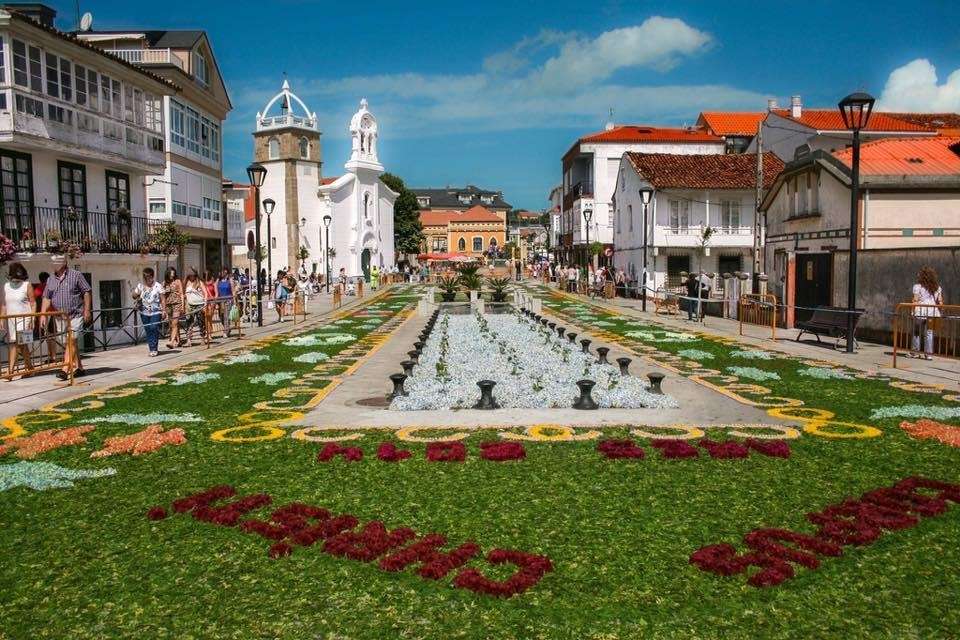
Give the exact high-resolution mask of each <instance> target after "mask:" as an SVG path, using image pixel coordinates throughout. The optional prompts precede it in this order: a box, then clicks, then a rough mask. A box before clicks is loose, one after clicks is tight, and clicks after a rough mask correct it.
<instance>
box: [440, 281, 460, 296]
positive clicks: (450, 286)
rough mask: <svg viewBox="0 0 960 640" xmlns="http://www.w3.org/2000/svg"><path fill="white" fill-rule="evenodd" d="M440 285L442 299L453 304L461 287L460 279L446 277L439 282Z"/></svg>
mask: <svg viewBox="0 0 960 640" xmlns="http://www.w3.org/2000/svg"><path fill="white" fill-rule="evenodd" d="M437 284H439V285H440V290H441V294H440V299H441V300H443V301H444V302H453V300H454V298H456V297H457V289H458V288H459V287H460V278H457V277H456V276H444V277H442V278H440V280H439V281H438V282H437Z"/></svg>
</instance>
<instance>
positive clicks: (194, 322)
mask: <svg viewBox="0 0 960 640" xmlns="http://www.w3.org/2000/svg"><path fill="white" fill-rule="evenodd" d="M183 291H184V293H183V299H184V303H185V304H186V312H185V314H184V316H185V317H186V324H187V338H186V340H187V343H188V344H189V345H190V346H191V347H192V346H194V344H193V328H194V327H200V329H199V330H200V331H201V332H203V323H204V322H205V316H204V311H205V309H206V306H207V288H206V287H205V286H204V284H203V282H201V281H200V276H199V275H198V274H197V270H196V269H190V273H189V274H188V275H187V284H186V285H185V286H184V289H183ZM204 333H205V334H206V335H205V336H204V338H205V341H206V342H208V343H209V341H210V333H209V332H204Z"/></svg>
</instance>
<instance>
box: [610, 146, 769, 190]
mask: <svg viewBox="0 0 960 640" xmlns="http://www.w3.org/2000/svg"><path fill="white" fill-rule="evenodd" d="M627 157H628V158H629V159H630V164H632V165H633V167H634V169H636V171H637V173H638V174H639V175H640V176H642V177H644V178H645V179H646V180H647V181H648V182H649V183H650V184H652V185H653V186H654V188H656V189H669V188H675V189H753V188H755V187H756V184H757V154H755V153H729V154H675V153H633V152H630V153H627ZM781 171H783V161H782V160H780V158H778V157H777V156H776V155H775V154H774V153H773V152H770V151H768V152H766V153H764V154H763V186H764V187H769V186H770V185H772V184H773V181H774V180H775V179H776V177H777V176H778V175H779V174H780V172H781Z"/></svg>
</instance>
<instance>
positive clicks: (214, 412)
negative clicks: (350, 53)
mask: <svg viewBox="0 0 960 640" xmlns="http://www.w3.org/2000/svg"><path fill="white" fill-rule="evenodd" d="M535 291H536V293H537V295H539V296H541V297H542V299H543V302H544V306H545V311H547V312H548V313H550V314H552V315H554V316H555V317H557V318H560V319H561V321H562V322H563V323H564V324H567V325H568V326H576V327H578V330H579V331H581V332H587V333H589V334H590V335H592V336H594V337H595V338H596V339H597V340H599V341H603V342H607V343H617V344H619V345H621V347H622V348H623V349H626V350H629V351H632V352H633V353H635V354H637V356H638V357H637V358H635V360H634V363H633V365H632V367H631V368H632V369H635V370H636V371H638V372H640V371H642V370H643V369H644V365H643V362H642V361H641V360H640V359H639V358H641V357H642V358H645V359H647V360H649V361H655V362H659V363H661V364H662V365H664V366H666V367H668V368H669V369H670V370H672V371H674V372H675V373H674V375H678V376H680V375H682V376H685V377H688V378H690V379H691V380H693V381H694V382H697V383H699V384H700V385H702V387H703V401H704V402H710V401H711V400H712V399H716V398H719V397H721V396H726V397H727V398H729V399H732V400H736V401H738V402H741V403H743V404H744V405H745V406H752V407H759V408H761V409H763V410H765V411H767V412H768V413H769V414H770V415H771V418H777V419H778V420H779V421H785V422H789V423H790V424H789V425H788V424H766V425H757V424H683V423H678V424H672V425H666V426H656V427H654V426H649V425H644V424H640V423H637V424H618V425H608V426H603V427H592V426H583V425H577V424H529V425H524V426H511V427H498V426H496V425H489V426H485V427H483V428H478V429H458V428H454V427H450V426H443V425H440V426H428V425H424V426H419V427H404V428H369V429H352V430H350V429H344V428H339V427H335V426H334V427H317V426H306V425H304V424H303V422H302V420H303V418H304V416H305V414H306V413H307V412H309V411H310V410H311V409H313V408H314V407H317V406H318V404H319V403H320V402H321V401H322V399H323V398H324V397H325V395H326V394H327V393H329V391H330V389H332V388H335V387H336V386H337V385H338V384H340V381H341V380H342V379H343V378H344V376H347V375H351V374H352V373H354V372H356V371H357V370H358V367H359V366H360V365H361V364H362V363H363V362H364V361H365V359H366V358H368V357H369V356H370V354H372V353H374V352H376V350H377V349H379V348H380V347H381V346H382V345H384V344H385V343H386V341H388V340H390V339H391V335H392V333H393V331H394V330H396V329H397V328H398V327H399V326H400V325H401V323H403V322H404V321H405V320H406V319H407V318H408V317H409V316H410V315H411V314H412V309H413V307H414V305H415V303H416V296H415V294H416V289H414V288H411V287H394V288H391V289H388V290H386V291H385V292H382V293H380V294H378V295H377V296H374V297H372V298H371V299H369V300H368V301H367V302H366V303H365V304H364V305H362V306H359V307H355V308H352V309H348V310H345V311H343V312H341V313H340V314H338V315H337V316H335V317H332V318H329V319H326V320H324V321H322V322H319V323H316V322H315V323H312V324H307V325H303V326H300V327H297V328H296V329H295V330H294V331H293V332H291V333H288V334H284V335H278V336H272V337H269V338H264V339H261V340H258V341H256V342H251V343H247V344H246V345H245V346H244V347H243V348H242V349H238V350H234V351H231V352H229V353H224V354H220V355H217V356H214V357H213V358H211V359H209V360H206V361H201V362H196V363H192V364H190V365H187V366H185V367H181V368H179V369H178V370H173V371H167V372H164V373H163V374H159V375H155V376H152V377H150V378H146V379H143V380H140V381H138V382H137V383H135V384H128V385H123V386H120V387H115V388H110V389H102V390H98V391H94V392H90V393H87V394H86V395H84V396H81V397H78V398H75V399H72V400H70V401H67V402H62V403H58V404H55V405H49V406H46V407H43V408H42V409H40V410H38V411H34V412H30V413H26V414H22V415H20V416H17V417H16V418H13V419H9V420H5V421H3V422H2V423H0V452H2V453H0V554H2V557H3V558H4V562H3V563H0V638H3V639H4V640H6V638H11V639H16V640H19V639H20V638H30V639H34V638H57V639H60V638H71V639H86V638H90V639H93V638H98V639H99V638H231V639H232V638H237V639H240V638H244V639H246V638H271V639H273V638H278V639H299V638H310V639H313V638H394V637H396V638H444V639H446V638H492V637H496V638H524V639H526V638H596V639H601V638H603V639H606V638H640V637H653V638H674V637H683V638H751V639H753V638H798V639H800V638H804V639H806V638H828V637H830V638H832V637H843V638H903V637H922V638H947V637H952V636H955V635H956V630H957V629H958V628H960V614H958V613H957V610H956V605H955V602H956V601H957V599H958V597H960V572H958V571H957V567H960V504H958V501H960V486H958V485H960V448H957V447H956V446H951V442H950V439H951V438H950V436H952V434H953V429H954V428H955V426H956V424H957V423H958V419H957V417H956V414H955V413H953V412H954V411H955V410H957V409H960V398H957V397H956V396H955V395H954V394H955V392H953V391H949V390H944V389H939V388H932V387H928V386H924V385H916V384H911V383H903V382H900V381H896V380H891V379H889V378H887V377H885V376H882V375H878V374H875V373H863V372H860V371H854V370H848V369H843V368H839V367H836V366H834V365H831V364H829V363H825V362H815V361H802V360H798V359H795V358H790V357H787V356H785V355H783V354H780V353H777V352H776V351H774V350H772V349H764V350H758V349H751V350H750V351H746V353H747V354H749V355H746V356H745V355H743V353H741V354H736V355H735V354H733V353H732V352H734V351H741V352H744V349H743V345H739V344H734V343H728V342H726V341H724V340H722V339H718V338H716V337H714V336H710V335H707V334H704V333H699V332H695V331H686V332H683V333H680V332H676V331H672V330H671V331H667V330H665V329H664V328H663V327H660V326H658V325H655V324H652V323H647V322H640V321H637V320H635V319H632V318H629V317H626V316H623V315H619V314H616V313H612V312H609V311H606V310H604V309H603V308H601V307H598V306H593V305H589V304H586V303H584V302H581V301H578V300H573V299H571V298H569V297H566V296H562V295H557V294H555V293H553V292H550V291H548V290H543V289H536V290H535ZM631 334H633V335H631ZM651 336H652V337H651ZM320 354H322V355H320ZM304 356H307V357H304ZM731 369H733V371H731ZM811 369H816V370H817V373H816V374H814V375H810V374H809V371H810V370H811ZM744 371H746V372H747V375H751V374H752V375H754V377H756V375H757V374H756V371H761V372H764V373H767V374H776V377H773V376H769V375H767V376H763V375H761V376H760V377H762V378H763V379H762V380H757V379H751V378H748V377H745V376H741V375H738V372H739V373H741V374H742V373H743V372H744ZM804 372H807V373H804ZM201 374H202V375H201ZM290 376H292V377H290ZM254 380H259V381H258V382H254ZM178 381H179V382H180V384H177V382H178ZM274 382H275V384H274ZM378 384H379V386H378V387H376V388H371V394H373V393H378V392H381V391H382V392H383V393H385V392H386V391H387V389H388V383H387V381H386V380H383V381H382V382H380V383H378ZM669 384H670V378H669V377H668V378H667V380H666V382H665V388H666V389H667V391H668V392H669ZM321 409H322V406H321ZM931 420H936V421H937V422H931ZM901 423H904V425H905V426H903V427H901ZM914 425H916V426H914ZM100 452H104V453H100ZM95 454H96V455H95ZM108 454H109V455H108Z"/></svg>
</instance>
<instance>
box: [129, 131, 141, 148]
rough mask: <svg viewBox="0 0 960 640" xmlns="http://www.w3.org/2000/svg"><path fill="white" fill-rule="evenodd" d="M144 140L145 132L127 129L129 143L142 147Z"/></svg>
mask: <svg viewBox="0 0 960 640" xmlns="http://www.w3.org/2000/svg"><path fill="white" fill-rule="evenodd" d="M143 138H144V136H143V131H137V130H136V129H134V128H132V127H127V142H129V143H130V144H133V145H137V146H140V147H142V146H143Z"/></svg>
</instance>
